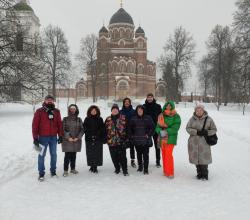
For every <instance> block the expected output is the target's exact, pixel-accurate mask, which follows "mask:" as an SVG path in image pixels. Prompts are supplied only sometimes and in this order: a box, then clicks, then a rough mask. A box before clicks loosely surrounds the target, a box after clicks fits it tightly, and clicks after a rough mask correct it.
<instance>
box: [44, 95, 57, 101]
mask: <svg viewBox="0 0 250 220" xmlns="http://www.w3.org/2000/svg"><path fill="white" fill-rule="evenodd" d="M47 99H53V100H54V101H55V98H54V96H53V95H47V96H45V100H47Z"/></svg>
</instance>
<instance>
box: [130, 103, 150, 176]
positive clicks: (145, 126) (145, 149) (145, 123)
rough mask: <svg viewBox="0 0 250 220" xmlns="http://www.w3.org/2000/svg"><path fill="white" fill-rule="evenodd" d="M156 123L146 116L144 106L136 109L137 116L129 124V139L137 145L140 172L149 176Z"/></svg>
mask: <svg viewBox="0 0 250 220" xmlns="http://www.w3.org/2000/svg"><path fill="white" fill-rule="evenodd" d="M154 128H155V125H154V122H153V120H152V118H151V117H150V116H149V115H146V114H145V109H144V107H143V106H142V105H138V106H137V108H136V115H135V116H134V117H132V119H131V120H130V122H129V138H130V140H131V142H132V143H133V144H134V145H135V149H136V152H137V160H138V166H139V168H138V170H137V171H138V172H142V171H143V170H144V174H145V175H147V174H148V164H149V148H150V147H152V146H153V142H152V136H153V134H154Z"/></svg>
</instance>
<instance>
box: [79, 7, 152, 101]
mask: <svg viewBox="0 0 250 220" xmlns="http://www.w3.org/2000/svg"><path fill="white" fill-rule="evenodd" d="M96 62H97V73H98V77H97V81H96V96H97V97H103V98H108V99H109V98H114V99H116V100H119V99H123V98H124V97H127V96H129V97H132V98H133V97H134V98H142V97H145V95H146V94H147V93H149V92H151V93H155V88H156V64H155V63H154V62H152V61H149V60H148V59H147V38H146V36H145V32H144V30H143V29H142V28H141V27H139V28H137V30H135V26H134V23H133V19H132V17H131V16H130V15H129V14H128V13H127V12H126V11H125V10H124V9H123V8H120V9H119V10H118V11H117V12H116V13H115V14H114V15H113V16H112V18H111V20H110V24H109V26H108V28H106V27H104V26H103V27H102V28H101V30H100V31H99V39H98V45H97V61H96ZM79 85H80V84H79ZM85 85H86V89H87V92H86V93H85V94H87V96H88V97H91V96H92V81H91V76H90V74H87V80H86V82H85Z"/></svg>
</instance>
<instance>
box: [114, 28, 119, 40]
mask: <svg viewBox="0 0 250 220" xmlns="http://www.w3.org/2000/svg"><path fill="white" fill-rule="evenodd" d="M114 33H115V39H116V40H117V39H119V37H120V34H119V31H118V30H117V29H115V30H114Z"/></svg>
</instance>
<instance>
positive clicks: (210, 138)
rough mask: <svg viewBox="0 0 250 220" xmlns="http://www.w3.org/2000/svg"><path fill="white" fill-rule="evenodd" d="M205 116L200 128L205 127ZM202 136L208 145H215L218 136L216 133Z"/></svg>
mask: <svg viewBox="0 0 250 220" xmlns="http://www.w3.org/2000/svg"><path fill="white" fill-rule="evenodd" d="M207 118H208V117H206V118H205V121H204V125H203V128H202V130H204V129H205V126H206V122H207ZM204 138H205V140H206V142H207V144H208V145H210V146H213V145H216V144H217V142H218V137H217V134H214V135H210V136H208V135H205V136H204Z"/></svg>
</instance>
